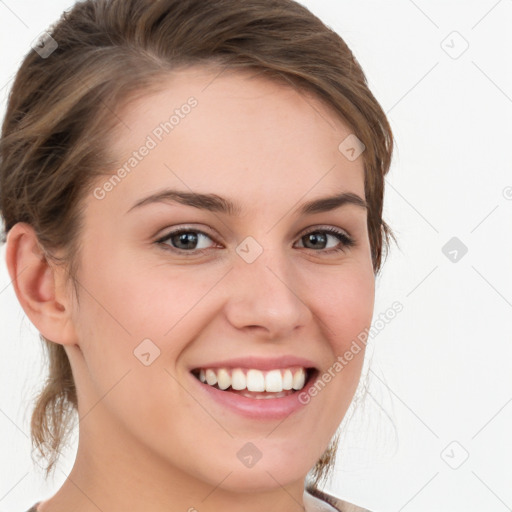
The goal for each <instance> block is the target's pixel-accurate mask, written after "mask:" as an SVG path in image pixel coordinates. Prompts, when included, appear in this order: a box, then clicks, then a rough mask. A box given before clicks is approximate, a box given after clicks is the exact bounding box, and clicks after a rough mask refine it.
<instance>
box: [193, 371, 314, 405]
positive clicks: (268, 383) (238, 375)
mask: <svg viewBox="0 0 512 512" xmlns="http://www.w3.org/2000/svg"><path fill="white" fill-rule="evenodd" d="M311 370H312V369H311ZM192 373H193V375H194V376H195V377H197V378H198V379H199V380H200V381H201V382H203V383H206V384H208V385H209V386H216V387H217V389H220V390H222V391H225V390H228V391H232V392H236V391H241V392H242V393H240V394H241V395H244V393H243V391H249V392H252V393H257V394H259V395H261V394H263V393H265V394H268V396H269V397H274V398H275V397H276V393H280V394H281V396H287V395H289V394H291V393H293V392H294V391H300V390H301V389H302V388H303V387H304V384H305V382H306V378H307V376H308V369H306V368H304V367H291V368H282V369H273V370H269V371H262V370H258V369H254V368H250V369H247V368H232V369H231V368H199V369H195V370H194V371H193V372H192ZM247 396H252V395H247ZM254 398H257V397H256V396H255V397H254Z"/></svg>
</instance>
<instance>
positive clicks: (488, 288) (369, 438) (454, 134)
mask: <svg viewBox="0 0 512 512" xmlns="http://www.w3.org/2000/svg"><path fill="white" fill-rule="evenodd" d="M71 3H72V2H69V1H63V0H62V1H60V0H52V1H51V2H40V1H26V0H24V1H16V2H15V1H14V0H3V1H0V62H1V69H0V101H1V104H0V109H1V114H2V116H3V111H4V107H5V101H6V97H7V93H8V89H9V88H10V85H11V80H12V77H13V74H14V73H15V72H16V70H17V67H18V66H19V63H20V61H21V59H22V58H23V56H24V54H25V53H26V52H27V51H28V49H29V47H30V43H31V42H32V41H33V39H34V38H35V37H36V36H37V35H38V34H39V33H40V32H42V31H43V30H44V29H45V28H47V26H48V25H49V24H50V23H51V22H53V21H54V20H56V19H57V18H58V16H59V15H60V13H61V12H62V10H63V9H65V8H67V7H69V6H70V5H71ZM302 3H303V4H304V5H306V6H307V7H309V8H310V9H311V10H312V11H313V12H314V13H315V14H317V15H318V16H319V17H320V18H321V19H323V20H324V21H325V22H326V23H327V24H328V25H329V26H331V27H332V28H333V29H334V30H336V31H337V32H338V33H339V34H340V35H341V36H342V37H343V38H344V39H345V41H346V42H347V44H348V45H349V47H350V48H351V49H352V51H353V52H354V54H355V56H356V58H357V59H358V60H359V62H360V63H361V65H362V67H363V69H364V71H365V73H366V76H367V78H368V82H369V86H370V88H371V90H372V91H373V92H374V94H375V96H376V97H377V99H378V100H379V102H380V103H381V105H382V106H383V108H384V110H385V111H386V112H387V114H388V117H389V119H390V122H391V125H392V128H393V130H394V134H395V140H396V144H397V148H396V153H395V158H394V162H393V165H392V170H391V172H390V174H389V175H388V177H387V179H386V183H387V188H386V198H385V211H384V218H385V220H386V221H387V222H388V223H389V224H390V225H391V227H392V228H393V230H394V232H395V234H396V236H397V238H398V240H399V244H400V247H399V248H398V247H396V246H395V245H392V248H391V254H390V256H389V257H388V259H387V261H386V262H385V264H384V268H383V271H382V274H381V276H380V277H379V279H378V281H377V300H376V304H375V316H376V317H377V315H378V314H379V313H380V312H383V311H385V310H386V309H387V308H389V307H390V305H391V304H392V303H393V301H395V300H399V301H400V302H401V303H402V304H403V305H404V310H403V311H402V312H401V313H400V314H399V315H397V317H396V318H395V319H394V320H392V321H391V322H390V323H389V324H387V325H386V327H385V328H384V329H382V330H381V331H380V332H379V333H378V335H377V336H376V337H374V338H373V339H372V341H371V343H370V344H369V346H368V359H367V362H369V363H370V364H369V382H370V387H369V393H368V395H367V396H366V398H365V401H364V402H363V405H361V406H359V407H357V408H355V413H354V416H353V417H352V419H351V420H350V421H348V422H344V423H346V425H345V436H344V438H343V442H342V444H341V449H340V452H339V455H338V464H337V471H336V475H335V477H334V479H333V480H332V481H331V483H330V484H329V486H328V490H329V491H331V492H333V493H334V494H336V495H338V496H340V497H343V498H345V499H348V500H350V501H353V502H355V503H357V504H359V505H363V506H366V507H368V508H369V509H371V510H372V511H374V512H401V511H405V512H420V511H425V512H426V511H429V512H431V511H441V512H442V511H450V512H459V511H460V512H468V511H483V510H485V511H496V512H501V511H505V510H512V469H511V466H510V461H511V460H512V440H511V432H512V430H511V426H512V372H511V371H510V366H511V363H512V344H511V341H512V322H511V319H512V271H511V270H512V242H511V235H512V200H511V199H512V158H511V157H512V155H511V146H512V30H510V29H511V27H512V1H511V0H501V1H498V2H496V0H481V1H475V0H473V1H467V0H466V1H462V0H460V1H454V0H450V1H440V0H435V1H429V2H427V1H426V0H416V1H414V2H413V1H412V0H393V1H388V2H380V1H377V0H374V1H369V0H360V1H355V0H353V1H348V0H336V1H334V0H303V1H302ZM454 32H456V33H454ZM467 44H468V45H469V46H468V48H467V50H466V51H464V53H462V54H460V53H461V52H462V50H463V49H464V48H465V46H466V45H467ZM459 54H460V55H459ZM455 57H457V58H455ZM507 187H509V188H507ZM452 237H457V238H458V239H459V240H460V242H462V243H463V244H464V245H465V246H466V247H467V248H468V252H467V254H465V255H464V256H463V257H460V254H461V253H460V252H459V253H458V254H459V259H458V260H457V261H456V262H454V261H451V260H450V259H449V258H448V257H447V256H445V254H444V253H443V251H442V248H443V247H444V245H445V244H446V243H447V242H448V241H449V240H450V239H451V238H452ZM4 254H5V251H4V248H3V247H2V251H1V256H2V258H1V264H0V332H1V334H2V337H1V342H2V356H3V357H1V358H0V374H1V386H0V400H1V402H0V431H1V433H2V435H1V437H0V442H1V452H0V453H1V458H0V512H7V511H12V512H16V511H24V510H26V509H27V508H28V507H29V506H30V505H32V504H33V503H34V502H35V501H37V500H40V499H43V498H46V497H48V496H50V495H52V494H53V493H54V492H55V491H56V490H57V489H58V487H60V485H61V483H62V481H63V480H64V478H65V472H66V471H68V470H69V469H70V468H71V464H72V461H73V457H74V447H73V446H72V447H71V449H70V450H69V453H68V454H67V456H66V457H65V458H64V460H63V461H62V463H61V465H60V469H59V470H57V472H56V477H55V480H54V481H53V482H52V481H50V482H47V483H45V482H44V481H43V478H42V473H41V471H40V470H39V469H38V468H37V466H35V467H34V465H33V462H32V460H31V458H30V442H29V420H30V412H31V408H30V404H31V403H32V401H33V396H34V393H35V392H36V391H37V389H38V388H39V386H40V384H41V382H42V379H43V378H44V376H45V373H44V370H43V368H42V361H41V349H40V342H39V340H38V338H37V337H36V331H35V329H34V328H33V327H32V326H31V325H30V323H29V321H28V320H27V319H26V318H25V316H24V313H23V311H22V310H21V308H20V307H19V305H18V303H17V300H16V297H15V294H14V291H13V288H12V286H11V285H10V283H9V278H8V275H7V271H6V269H5V263H4V259H5V255H4ZM452 254H453V253H452ZM450 257H452V256H450ZM370 359H371V361H370ZM75 441H76V439H75ZM465 457H467V460H465V461H464V458H465ZM457 466H459V467H458V468H457V469H454V468H456V467H457Z"/></svg>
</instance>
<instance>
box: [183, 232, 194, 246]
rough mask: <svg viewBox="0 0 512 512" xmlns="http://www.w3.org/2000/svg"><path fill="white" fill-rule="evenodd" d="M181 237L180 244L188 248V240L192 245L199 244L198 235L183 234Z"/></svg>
mask: <svg viewBox="0 0 512 512" xmlns="http://www.w3.org/2000/svg"><path fill="white" fill-rule="evenodd" d="M178 236H179V239H180V243H183V244H184V245H185V246H187V239H188V241H189V242H191V243H192V244H194V243H197V235H195V234H194V233H181V234H180V235H178Z"/></svg>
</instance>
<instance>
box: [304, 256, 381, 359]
mask: <svg viewBox="0 0 512 512" xmlns="http://www.w3.org/2000/svg"><path fill="white" fill-rule="evenodd" d="M314 282H315V286H316V289H317V290H318V293H317V295H316V299H315V300H314V301H313V300H312V302H314V304H315V311H314V312H315V314H316V315H317V316H318V318H320V319H321V322H319V325H320V326H321V327H324V329H325V332H324V335H325V337H326V339H328V340H329V341H330V343H331V346H332V349H333V350H334V352H335V353H336V354H341V353H343V352H344V351H345V350H346V349H347V346H349V345H350V343H351V342H352V340H353V339H356V338H357V336H358V335H359V334H360V333H361V332H363V331H364V330H365V329H366V328H368V327H369V325H370V324H371V319H372V315H373V308H374V300H375V278H374V275H373V272H372V270H371V269H369V268H368V267H367V266H362V265H359V264H357V263H356V262H354V264H353V265H347V266H346V267H345V268H343V269H342V271H340V272H339V273H337V274H332V273H331V275H324V276H321V275H317V276H315V280H314Z"/></svg>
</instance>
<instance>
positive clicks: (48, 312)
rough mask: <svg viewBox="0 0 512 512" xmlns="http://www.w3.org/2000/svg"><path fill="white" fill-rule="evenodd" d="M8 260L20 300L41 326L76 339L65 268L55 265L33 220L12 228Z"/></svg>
mask: <svg viewBox="0 0 512 512" xmlns="http://www.w3.org/2000/svg"><path fill="white" fill-rule="evenodd" d="M6 263H7V269H8V271H9V276H10V278H11V282H12V285H13V287H14V290H15V292H16V296H17V298H18V301H19V303H20V305H21V307H22V308H23V310H24V311H25V314H26V315H27V316H28V318H29V319H30V321H31V322H32V323H33V324H34V326H35V327H36V328H37V330H38V331H39V332H40V333H41V334H42V335H43V336H44V337H45V338H47V339H49V340H52V341H54V342H56V343H61V344H63V345H65V344H72V343H75V341H76V340H75V335H74V330H73V327H72V323H71V318H70V304H69V303H68V302H67V301H68V299H67V297H66V296H65V294H64V292H63V290H64V289H65V287H63V286H60V284H61V282H62V278H63V277H62V276H63V271H62V270H61V269H58V268H57V267H55V265H51V263H50V261H49V259H48V258H47V256H46V255H45V253H44V251H43V249H42V247H41V245H40V244H39V242H38V239H37V235H36V233H35V231H34V229H33V228H32V226H30V225H29V224H27V223H24V222H19V223H17V224H15V225H14V226H13V227H12V228H11V229H10V230H9V233H8V234H7V247H6Z"/></svg>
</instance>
